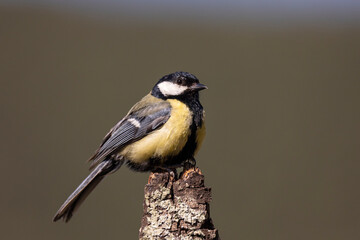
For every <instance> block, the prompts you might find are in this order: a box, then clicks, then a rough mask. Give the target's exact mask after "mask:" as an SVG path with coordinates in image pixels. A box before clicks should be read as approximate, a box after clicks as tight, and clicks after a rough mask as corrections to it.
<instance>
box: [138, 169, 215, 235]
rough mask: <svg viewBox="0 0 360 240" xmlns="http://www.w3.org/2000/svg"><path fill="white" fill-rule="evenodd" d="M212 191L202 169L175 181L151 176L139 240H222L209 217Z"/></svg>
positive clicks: (164, 176) (158, 175) (146, 188)
mask: <svg viewBox="0 0 360 240" xmlns="http://www.w3.org/2000/svg"><path fill="white" fill-rule="evenodd" d="M210 201H211V189H210V188H206V187H205V186H204V175H202V173H201V171H200V169H198V168H196V169H194V168H191V169H189V170H187V171H186V172H185V173H184V174H182V176H181V177H180V179H178V180H175V179H174V177H173V176H172V175H171V174H170V173H168V172H163V173H151V175H150V177H149V183H148V184H147V185H146V186H145V199H144V213H143V217H142V222H141V228H140V233H139V239H141V240H145V239H146V240H150V239H184V240H186V239H189V240H190V239H196V240H203V239H204V240H205V239H206V240H220V238H219V234H218V231H217V230H216V229H215V228H214V225H213V223H212V220H211V218H210V206H209V203H210Z"/></svg>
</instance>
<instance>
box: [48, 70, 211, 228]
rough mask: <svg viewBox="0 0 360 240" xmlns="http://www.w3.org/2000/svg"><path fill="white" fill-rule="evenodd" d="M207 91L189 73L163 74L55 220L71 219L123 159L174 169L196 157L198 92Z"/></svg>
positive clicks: (135, 165) (147, 167)
mask: <svg viewBox="0 0 360 240" xmlns="http://www.w3.org/2000/svg"><path fill="white" fill-rule="evenodd" d="M203 89H207V87H206V86H205V85H203V84H201V83H199V80H198V79H197V78H196V77H195V76H194V75H192V74H190V73H187V72H175V73H172V74H169V75H166V76H164V77H162V78H161V79H160V80H159V81H158V82H157V83H156V85H155V86H154V87H153V89H152V90H151V92H150V93H149V94H148V95H146V96H145V97H144V98H142V99H141V100H140V101H139V102H138V103H136V104H135V105H134V106H133V107H132V108H131V109H130V111H129V112H128V114H127V115H126V116H125V117H124V118H123V119H122V120H120V121H119V122H118V123H117V124H116V125H115V126H114V127H113V128H112V129H111V130H110V131H109V133H108V134H107V135H106V136H105V137H104V139H103V141H102V143H101V145H100V147H99V148H98V149H97V151H96V152H95V154H94V155H93V156H92V157H91V158H90V159H89V161H90V170H92V172H91V173H90V174H89V176H88V177H87V178H86V179H85V180H84V181H83V182H82V183H81V184H80V185H79V186H78V188H77V189H76V190H75V191H74V192H73V193H72V194H71V195H70V196H69V197H68V199H67V200H66V201H65V202H64V204H63V205H62V206H61V207H60V209H59V210H58V211H57V213H56V215H55V217H54V219H53V221H54V222H55V221H57V220H59V219H61V218H63V220H65V221H66V222H67V221H69V220H70V218H71V217H72V215H73V212H74V211H75V210H77V208H78V207H79V206H80V204H81V203H82V202H83V201H84V200H85V198H86V197H87V196H88V195H89V194H90V192H91V191H92V190H93V189H94V188H95V187H96V186H97V185H98V184H99V182H100V181H101V180H102V179H103V178H104V177H105V176H106V175H108V174H110V173H113V172H115V171H116V170H118V169H119V168H120V167H121V165H122V164H123V163H125V164H126V165H127V166H129V167H130V169H133V170H135V171H156V170H157V169H174V168H176V167H180V166H181V165H183V163H184V162H185V161H188V160H191V161H195V159H194V155H195V154H196V153H197V151H198V150H199V148H200V146H201V143H202V142H203V139H204V137H205V123H204V117H205V115H204V110H203V107H202V105H201V104H200V101H199V91H201V90H203Z"/></svg>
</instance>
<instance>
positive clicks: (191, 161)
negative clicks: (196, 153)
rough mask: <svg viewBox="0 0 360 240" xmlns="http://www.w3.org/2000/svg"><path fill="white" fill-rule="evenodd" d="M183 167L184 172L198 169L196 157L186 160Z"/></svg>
mask: <svg viewBox="0 0 360 240" xmlns="http://www.w3.org/2000/svg"><path fill="white" fill-rule="evenodd" d="M183 167H184V170H183V171H186V170H189V169H190V168H194V169H195V167H196V160H195V158H194V157H191V158H190V159H186V160H185V161H184V164H183Z"/></svg>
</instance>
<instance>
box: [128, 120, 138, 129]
mask: <svg viewBox="0 0 360 240" xmlns="http://www.w3.org/2000/svg"><path fill="white" fill-rule="evenodd" d="M128 121H129V122H130V123H131V124H132V125H134V126H135V127H137V128H140V122H139V121H138V120H136V119H135V118H129V119H128Z"/></svg>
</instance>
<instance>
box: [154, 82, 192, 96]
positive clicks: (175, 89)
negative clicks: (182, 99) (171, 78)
mask: <svg viewBox="0 0 360 240" xmlns="http://www.w3.org/2000/svg"><path fill="white" fill-rule="evenodd" d="M158 87H159V90H160V92H161V93H162V94H163V95H164V96H178V95H181V94H182V93H183V92H185V90H186V89H187V87H186V86H180V85H177V84H175V83H172V82H162V83H160V84H159V85H158Z"/></svg>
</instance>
